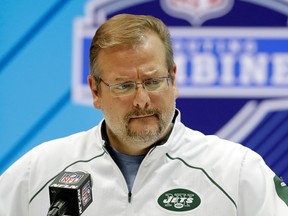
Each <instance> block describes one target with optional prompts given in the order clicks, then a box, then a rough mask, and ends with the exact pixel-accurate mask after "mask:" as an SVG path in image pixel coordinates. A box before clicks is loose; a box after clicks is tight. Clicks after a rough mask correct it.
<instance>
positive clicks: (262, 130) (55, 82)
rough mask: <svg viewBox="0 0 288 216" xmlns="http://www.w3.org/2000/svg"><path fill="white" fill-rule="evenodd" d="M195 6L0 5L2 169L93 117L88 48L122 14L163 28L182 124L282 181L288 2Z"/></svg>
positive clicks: (286, 144)
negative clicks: (247, 154)
mask: <svg viewBox="0 0 288 216" xmlns="http://www.w3.org/2000/svg"><path fill="white" fill-rule="evenodd" d="M189 2H190V3H191V2H194V3H195V4H192V3H191V4H190V3H189ZM201 2H202V3H203V2H206V3H207V2H209V1H197V0H195V1H180V0H179V1H177V0H174V1H169V0H165V1H158V0H157V1H154V0H138V1H130V0H115V1H114V0H94V1H92V0H91V1H89V0H86V1H84V0H51V1H41V2H40V1H36V0H30V1H20V0H15V1H7V0H4V1H1V3H0V5H1V13H0V86H1V91H0V92H1V93H0V101H1V106H0V118H1V119H0V133H1V134H0V174H1V173H2V172H4V170H5V169H6V168H7V167H8V166H9V165H10V164H11V163H13V162H14V161H15V160H16V159H18V158H19V157H20V156H21V155H23V154H24V153H25V152H27V151H28V150H29V149H31V148H33V147H34V146H36V145H38V144H40V143H42V142H44V141H47V140H50V139H54V138H58V137H63V136H66V135H69V134H72V133H75V132H78V131H82V130H86V129H89V128H91V127H92V126H94V125H95V124H97V123H98V122H99V121H100V119H101V118H102V114H101V112H100V111H98V110H95V109H94V108H93V107H92V101H91V99H90V95H89V91H88V89H87V82H86V74H87V73H88V65H87V58H88V52H87V50H88V49H89V41H90V40H91V37H92V35H93V33H94V30H95V29H96V28H97V26H99V25H100V24H101V23H102V22H103V21H105V20H106V19H107V18H109V17H111V16H113V15H114V14H117V13H122V12H124V13H137V14H151V15H154V16H156V17H159V18H161V19H162V20H163V21H164V22H165V23H166V24H167V25H168V26H169V28H170V29H171V35H172V39H173V44H174V49H175V57H176V62H177V63H178V69H179V71H178V75H179V82H178V86H179V89H180V98H179V99H178V100H177V107H178V108H179V109H180V110H181V112H182V119H183V121H184V123H185V124H186V125H187V126H190V127H192V128H193V129H197V130H200V131H202V132H204V133H206V134H217V135H219V136H221V137H223V138H227V139H230V140H233V141H236V142H241V143H242V144H244V145H246V146H248V147H250V148H252V149H254V150H255V151H257V152H258V153H260V154H261V155H262V156H263V157H264V159H265V160H266V162H267V163H268V165H269V166H271V168H272V169H273V170H274V171H275V172H276V173H277V174H278V175H280V176H283V177H284V178H285V179H286V181H287V179H288V157H287V154H288V129H287V128H288V100H287V99H288V56H287V54H288V34H287V33H286V32H287V30H286V29H287V15H288V2H287V1H285V0H274V1H272V0H261V1H260V0H235V1H233V0H230V1H225V0H224V1H213V2H214V4H212V3H209V4H210V5H209V4H208V3H207V4H205V5H201ZM211 2H212V1H211ZM196 3H198V4H196ZM173 4H175V5H173ZM171 5H172V7H171ZM207 5H208V6H207ZM87 26H88V27H87ZM181 29H182V30H181ZM183 29H184V30H183ZM195 59H197V61H195ZM255 65H256V66H255Z"/></svg>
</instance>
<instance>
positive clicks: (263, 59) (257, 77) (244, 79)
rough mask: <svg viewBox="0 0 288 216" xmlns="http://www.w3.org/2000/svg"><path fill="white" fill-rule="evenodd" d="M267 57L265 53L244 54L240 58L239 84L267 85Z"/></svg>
mask: <svg viewBox="0 0 288 216" xmlns="http://www.w3.org/2000/svg"><path fill="white" fill-rule="evenodd" d="M268 63H269V57H268V55H267V54H265V53H259V54H257V55H250V54H244V55H242V56H241V58H240V76H239V82H240V84H242V85H251V84H256V85H264V84H266V83H267V77H268Z"/></svg>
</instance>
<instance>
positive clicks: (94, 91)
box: [88, 75, 101, 109]
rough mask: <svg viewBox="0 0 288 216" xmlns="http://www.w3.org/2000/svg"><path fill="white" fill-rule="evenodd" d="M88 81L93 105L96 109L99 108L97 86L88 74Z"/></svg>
mask: <svg viewBox="0 0 288 216" xmlns="http://www.w3.org/2000/svg"><path fill="white" fill-rule="evenodd" d="M88 83H89V87H90V90H91V93H92V97H93V105H94V107H95V108H96V109H101V103H100V95H99V91H98V88H97V83H96V81H95V80H94V78H93V77H92V76H91V75H89V76H88Z"/></svg>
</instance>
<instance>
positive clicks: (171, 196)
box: [158, 188, 201, 212]
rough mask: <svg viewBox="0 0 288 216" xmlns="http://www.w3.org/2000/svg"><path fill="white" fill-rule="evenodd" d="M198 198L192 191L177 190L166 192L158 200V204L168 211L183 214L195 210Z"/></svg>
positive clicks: (199, 201) (198, 202) (199, 200)
mask: <svg viewBox="0 0 288 216" xmlns="http://www.w3.org/2000/svg"><path fill="white" fill-rule="evenodd" d="M200 203H201V199H200V197H199V196H198V195H197V194H196V193H194V192H193V191H190V190H187V189H182V188H177V189H172V190H169V191H166V192H165V193H163V194H162V195H161V196H160V197H159V198H158V204H159V205H160V206H161V207H162V208H164V209H166V210H169V211H177V212H184V211H190V210H192V209H195V208H197V207H198V206H199V205H200Z"/></svg>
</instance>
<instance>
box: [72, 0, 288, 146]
mask: <svg viewBox="0 0 288 216" xmlns="http://www.w3.org/2000/svg"><path fill="white" fill-rule="evenodd" d="M241 1H243V2H245V1H244V0H241ZM239 2H240V1H239ZM250 2H253V4H254V5H257V4H259V5H261V6H262V7H267V8H269V7H270V9H271V10H272V9H273V10H274V11H278V12H279V13H284V12H285V11H288V3H287V1H286V2H284V1H283V2H281V3H280V1H278V2H275V3H274V4H268V3H267V2H268V1H266V0H263V1H261V2H259V1H256V0H250ZM148 4H150V5H152V4H154V5H153V7H151V8H156V7H157V8H158V7H159V8H161V10H162V11H161V10H157V11H156V12H155V16H160V14H164V15H165V16H170V17H173V18H174V19H175V20H176V19H180V20H181V19H182V20H186V21H188V22H189V23H190V24H191V25H192V26H197V27H198V28H193V27H191V26H181V27H180V26H175V25H173V27H169V29H170V32H171V38H172V43H173V48H174V51H175V62H176V64H177V68H178V69H177V86H178V88H179V93H180V97H182V98H218V99H223V100H224V99H225V98H239V99H241V98H254V99H255V98H256V99H259V98H260V99H261V100H260V101H262V102H260V103H258V102H256V101H253V100H248V102H247V104H246V105H244V106H243V107H241V108H239V111H238V113H235V114H234V116H233V117H232V118H230V120H229V121H228V122H226V123H225V124H224V125H222V126H221V128H218V132H217V134H218V135H219V136H221V137H223V138H227V139H230V140H233V141H237V142H241V141H242V140H243V139H244V138H245V137H247V136H248V135H249V133H250V132H251V131H252V130H254V129H255V128H256V127H257V125H259V124H260V123H261V121H262V120H263V119H264V118H265V116H266V115H267V114H268V113H271V112H277V111H283V110H288V102H287V101H288V99H287V97H288V45H287V44H288V31H287V27H285V28H284V27H283V28H273V29H267V28H266V29H264V28H257V31H256V30H255V28H243V27H242V28H236V27H233V28H232V27H231V28H221V27H213V28H209V27H205V28H199V26H201V24H203V22H205V21H207V20H209V19H214V18H221V16H224V15H226V14H227V13H229V12H231V10H232V9H233V7H234V6H235V5H236V3H234V1H233V0H213V1H212V0H205V1H200V0H187V1H183V0H160V1H154V0H139V1H130V0H118V1H114V0H102V1H88V3H87V5H86V8H85V16H84V17H78V18H76V19H75V22H74V33H73V34H74V35H73V36H74V47H73V64H74V65H73V100H74V101H75V102H77V103H81V104H89V105H92V98H91V94H90V90H89V86H88V83H87V75H88V74H89V48H90V43H91V40H92V37H93V35H94V33H95V30H96V29H97V28H98V26H99V25H101V24H102V23H103V22H105V21H106V20H107V19H108V17H110V16H112V15H113V14H116V13H117V12H118V11H121V12H123V11H124V12H126V11H125V10H127V13H128V12H131V11H132V10H134V9H135V11H133V12H135V13H139V14H140V13H142V12H141V11H139V8H141V7H140V6H143V8H144V6H147V5H148ZM247 4H248V3H247ZM135 6H137V7H135ZM285 9H287V10H285ZM137 10H138V11H137ZM286 13H287V12H286ZM151 14H152V15H153V10H151ZM286 15H287V14H286ZM168 26H169V25H168ZM265 98H271V101H267V100H264V99H265ZM262 99H263V100H262ZM272 99H273V100H272ZM211 109H212V108H211Z"/></svg>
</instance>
